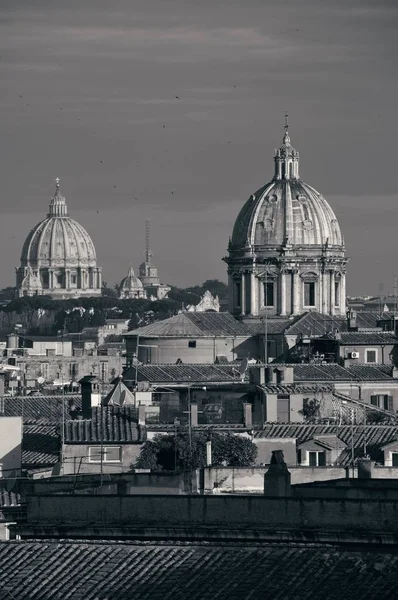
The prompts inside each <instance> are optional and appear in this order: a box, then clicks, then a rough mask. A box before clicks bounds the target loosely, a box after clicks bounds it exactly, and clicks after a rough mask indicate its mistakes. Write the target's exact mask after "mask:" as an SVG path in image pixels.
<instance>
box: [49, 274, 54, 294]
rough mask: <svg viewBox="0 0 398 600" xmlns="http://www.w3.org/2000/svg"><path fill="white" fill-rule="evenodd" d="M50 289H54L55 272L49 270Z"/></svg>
mask: <svg viewBox="0 0 398 600" xmlns="http://www.w3.org/2000/svg"><path fill="white" fill-rule="evenodd" d="M48 287H49V289H50V290H52V289H54V271H53V270H52V269H48Z"/></svg>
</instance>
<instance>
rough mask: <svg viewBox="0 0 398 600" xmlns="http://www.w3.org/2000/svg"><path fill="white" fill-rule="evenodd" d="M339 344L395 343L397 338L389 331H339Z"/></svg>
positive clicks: (397, 341) (397, 340)
mask: <svg viewBox="0 0 398 600" xmlns="http://www.w3.org/2000/svg"><path fill="white" fill-rule="evenodd" d="M340 343H341V344H356V345H369V344H372V345H379V344H380V345H381V344H397V343H398V338H397V337H396V336H395V334H394V333H392V332H390V331H380V332H362V331H347V332H343V333H341V340H340Z"/></svg>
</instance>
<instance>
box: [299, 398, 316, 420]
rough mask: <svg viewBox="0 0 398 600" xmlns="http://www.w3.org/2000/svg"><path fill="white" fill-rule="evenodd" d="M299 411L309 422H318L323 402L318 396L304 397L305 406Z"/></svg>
mask: <svg viewBox="0 0 398 600" xmlns="http://www.w3.org/2000/svg"><path fill="white" fill-rule="evenodd" d="M298 412H299V413H300V415H303V417H304V419H305V420H306V422H307V423H316V421H317V420H318V419H319V418H320V416H321V403H320V401H319V400H318V399H317V398H303V408H302V410H299V411H298Z"/></svg>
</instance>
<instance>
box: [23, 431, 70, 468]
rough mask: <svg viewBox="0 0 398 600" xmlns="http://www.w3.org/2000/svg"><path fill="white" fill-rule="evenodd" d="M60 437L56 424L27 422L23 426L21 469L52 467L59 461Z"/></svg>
mask: <svg viewBox="0 0 398 600" xmlns="http://www.w3.org/2000/svg"><path fill="white" fill-rule="evenodd" d="M60 449H61V435H60V428H59V424H58V423H47V422H39V421H28V422H25V423H24V426H23V437H22V468H24V469H39V468H45V467H48V466H53V465H55V463H57V462H58V461H59V459H60Z"/></svg>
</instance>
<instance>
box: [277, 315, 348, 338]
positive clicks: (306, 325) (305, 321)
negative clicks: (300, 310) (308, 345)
mask: <svg viewBox="0 0 398 600" xmlns="http://www.w3.org/2000/svg"><path fill="white" fill-rule="evenodd" d="M343 321H345V317H340V316H335V317H331V316H329V315H322V314H320V313H318V312H315V311H314V312H308V313H305V314H304V315H302V316H301V317H300V318H299V319H297V320H296V321H294V323H292V325H291V326H290V327H287V328H286V330H285V335H309V336H320V335H324V334H325V333H327V332H328V331H332V330H333V329H340V324H341V323H342V322H343Z"/></svg>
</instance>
